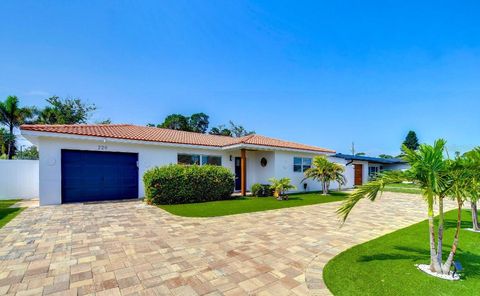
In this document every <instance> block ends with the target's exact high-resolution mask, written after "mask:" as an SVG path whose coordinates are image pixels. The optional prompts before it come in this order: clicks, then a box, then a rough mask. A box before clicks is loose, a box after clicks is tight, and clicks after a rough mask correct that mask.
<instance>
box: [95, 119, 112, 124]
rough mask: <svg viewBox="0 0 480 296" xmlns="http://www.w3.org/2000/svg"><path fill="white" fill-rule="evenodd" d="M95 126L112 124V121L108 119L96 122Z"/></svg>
mask: <svg viewBox="0 0 480 296" xmlns="http://www.w3.org/2000/svg"><path fill="white" fill-rule="evenodd" d="M95 123H96V124H112V120H111V119H110V118H107V119H104V120H98V121H96V122H95Z"/></svg>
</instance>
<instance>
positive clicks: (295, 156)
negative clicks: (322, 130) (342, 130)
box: [21, 124, 353, 205]
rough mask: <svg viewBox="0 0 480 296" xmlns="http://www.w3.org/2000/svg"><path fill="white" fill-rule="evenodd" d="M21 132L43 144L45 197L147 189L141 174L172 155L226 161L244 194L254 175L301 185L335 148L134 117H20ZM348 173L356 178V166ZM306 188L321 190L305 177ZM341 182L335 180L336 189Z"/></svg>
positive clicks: (86, 197) (108, 195)
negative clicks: (30, 121)
mask: <svg viewBox="0 0 480 296" xmlns="http://www.w3.org/2000/svg"><path fill="white" fill-rule="evenodd" d="M21 133H22V135H23V136H24V137H25V138H26V139H28V140H29V141H30V142H32V143H33V144H35V145H36V146H37V147H38V149H39V152H40V177H39V178H40V190H39V192H40V193H39V197H40V204H42V205H48V204H61V203H66V202H83V201H98V200H112V199H120V198H121V199H126V198H141V197H143V196H144V188H143V182H142V176H143V174H144V172H145V171H146V170H148V169H150V168H152V167H154V166H162V165H168V164H171V163H183V164H198V165H203V164H212V165H221V166H224V167H227V168H229V169H230V170H231V171H232V172H233V173H234V174H235V176H236V182H235V190H236V191H238V192H240V193H241V194H242V195H245V194H246V192H247V189H248V188H250V187H251V186H252V185H253V184H254V183H268V179H269V178H272V177H276V178H282V177H288V178H290V179H292V183H293V184H294V185H296V186H297V187H298V191H303V190H304V185H303V184H304V183H302V182H301V181H302V179H303V176H304V175H303V172H304V171H305V170H306V169H308V168H309V167H310V166H311V164H312V158H313V157H315V156H316V155H329V156H331V160H333V161H335V162H338V163H341V164H344V165H345V164H346V163H347V161H346V160H345V159H342V158H336V157H333V156H334V155H335V151H333V150H330V149H325V148H320V147H315V146H309V145H303V144H299V143H293V142H287V141H282V140H277V139H272V138H268V137H264V136H260V135H250V136H245V137H241V138H232V137H226V136H216V135H209V134H200V133H191V132H184V131H176V130H169V129H161V128H155V127H145V126H135V125H115V124H112V125H23V126H21ZM346 168H347V170H346V172H345V176H346V178H347V180H348V183H347V184H346V186H344V187H352V186H353V169H352V167H351V166H350V167H346ZM305 183H307V188H306V190H308V191H313V190H321V186H320V184H319V183H318V182H316V181H313V180H307V181H305ZM337 187H338V184H332V186H331V188H333V189H335V188H337Z"/></svg>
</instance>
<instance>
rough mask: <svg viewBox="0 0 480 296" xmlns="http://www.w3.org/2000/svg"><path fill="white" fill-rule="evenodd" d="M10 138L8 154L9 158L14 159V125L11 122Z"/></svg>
mask: <svg viewBox="0 0 480 296" xmlns="http://www.w3.org/2000/svg"><path fill="white" fill-rule="evenodd" d="M8 128H9V137H8V138H9V139H8V153H7V156H8V159H12V158H13V125H12V124H10V125H9V127H8Z"/></svg>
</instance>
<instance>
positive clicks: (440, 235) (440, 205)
mask: <svg viewBox="0 0 480 296" xmlns="http://www.w3.org/2000/svg"><path fill="white" fill-rule="evenodd" d="M444 221H445V219H444V216H443V197H442V196H439V198H438V242H437V259H438V262H440V264H441V263H442V262H443V225H444Z"/></svg>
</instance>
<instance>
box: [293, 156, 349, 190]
mask: <svg viewBox="0 0 480 296" xmlns="http://www.w3.org/2000/svg"><path fill="white" fill-rule="evenodd" d="M344 171H345V168H344V167H343V166H342V165H340V164H338V163H334V162H331V161H329V160H328V158H327V157H326V156H325V155H321V156H316V157H315V158H314V159H313V166H312V167H311V168H309V169H307V170H306V171H305V178H304V179H303V180H302V182H303V181H305V180H306V179H313V180H317V181H319V182H320V183H321V184H322V193H323V195H327V194H328V189H329V187H330V183H331V182H337V183H338V185H339V187H341V186H342V185H345V184H346V183H347V179H346V178H345V176H344V175H343V172H344Z"/></svg>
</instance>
